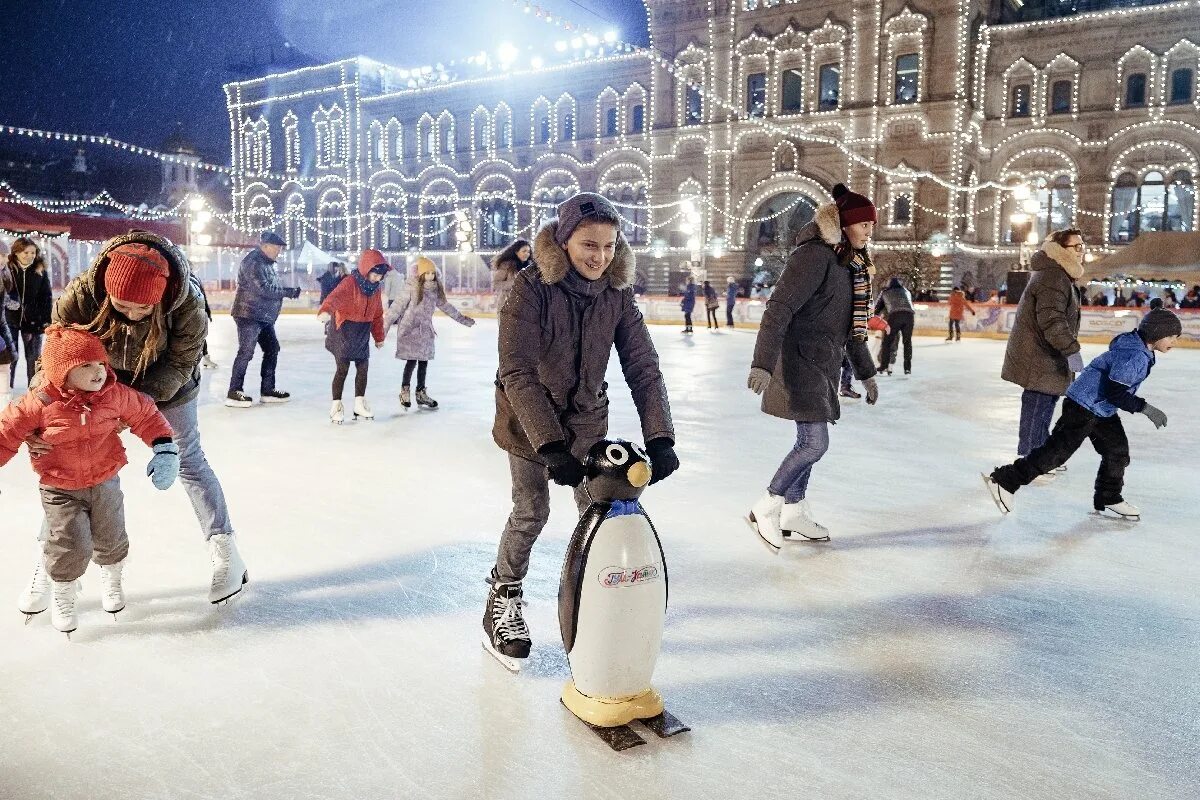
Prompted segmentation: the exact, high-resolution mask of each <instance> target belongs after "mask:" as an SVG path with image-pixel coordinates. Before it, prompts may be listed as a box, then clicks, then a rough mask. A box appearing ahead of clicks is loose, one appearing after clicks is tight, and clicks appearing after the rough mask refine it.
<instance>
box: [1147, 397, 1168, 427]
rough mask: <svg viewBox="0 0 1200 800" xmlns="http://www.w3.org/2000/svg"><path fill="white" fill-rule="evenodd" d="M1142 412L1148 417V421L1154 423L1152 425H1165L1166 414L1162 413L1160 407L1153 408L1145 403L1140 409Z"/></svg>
mask: <svg viewBox="0 0 1200 800" xmlns="http://www.w3.org/2000/svg"><path fill="white" fill-rule="evenodd" d="M1142 413H1143V414H1145V415H1146V416H1147V417H1149V418H1150V421H1151V422H1153V423H1154V427H1156V428H1165V427H1167V415H1166V414H1164V413H1163V411H1162V409H1161V408H1155V407H1154V406H1152V405H1150V404H1149V403H1146V407H1145V408H1143V409H1142Z"/></svg>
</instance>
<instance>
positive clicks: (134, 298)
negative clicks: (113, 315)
mask: <svg viewBox="0 0 1200 800" xmlns="http://www.w3.org/2000/svg"><path fill="white" fill-rule="evenodd" d="M170 274H171V266H170V265H169V264H168V263H167V258H166V256H164V255H163V254H162V253H160V252H159V251H158V250H155V249H154V248H153V247H150V246H149V245H145V244H138V243H136V242H130V243H129V244H123V245H121V246H120V247H115V248H113V249H112V250H111V251H110V252H109V254H108V269H106V270H105V272H104V290H105V291H106V292H108V295H109V297H115V298H116V299H118V300H121V301H124V302H126V303H134V304H136V305H139V306H152V305H156V304H157V303H158V302H159V301H160V300H162V296H163V292H165V291H166V290H167V277H168V276H169V275H170Z"/></svg>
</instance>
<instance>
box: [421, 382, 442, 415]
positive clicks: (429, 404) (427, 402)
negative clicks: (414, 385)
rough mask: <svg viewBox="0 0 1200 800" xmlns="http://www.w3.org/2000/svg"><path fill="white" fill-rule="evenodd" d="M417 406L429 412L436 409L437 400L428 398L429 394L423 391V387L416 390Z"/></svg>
mask: <svg viewBox="0 0 1200 800" xmlns="http://www.w3.org/2000/svg"><path fill="white" fill-rule="evenodd" d="M417 405H418V406H420V407H421V408H428V409H429V410H431V411H432V410H433V409H435V408H437V407H438V404H437V400H434V399H433V398H432V397H430V396H429V392H427V391H425V387H424V386H422V387H420V388H418V389H417Z"/></svg>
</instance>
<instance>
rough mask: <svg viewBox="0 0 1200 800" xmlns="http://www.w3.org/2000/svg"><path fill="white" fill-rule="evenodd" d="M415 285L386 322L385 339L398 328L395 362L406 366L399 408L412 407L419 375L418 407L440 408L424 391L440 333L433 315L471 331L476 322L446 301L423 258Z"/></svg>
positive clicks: (392, 308) (390, 311) (434, 272)
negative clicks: (414, 380)
mask: <svg viewBox="0 0 1200 800" xmlns="http://www.w3.org/2000/svg"><path fill="white" fill-rule="evenodd" d="M416 268H417V277H416V281H415V282H413V283H411V284H410V285H409V289H408V296H407V297H401V298H400V299H399V300H397V301H396V302H394V303H392V305H391V306H390V307H389V308H388V311H387V316H386V317H385V318H384V320H383V324H384V335H385V336H386V335H387V331H389V330H391V327H392V326H393V325H397V324H398V328H397V332H396V358H399V359H402V360H403V361H405V362H407V363H405V365H404V384H403V385H402V386H401V388H400V405H401V406H403V407H404V408H409V407H411V406H412V394H411V389H410V387H411V385H412V374H413V370H414V369H415V370H416V372H417V405H419V406H422V407H424V408H431V409H432V408H437V407H438V404H437V401H436V400H434V399H433V398H431V397H430V396H429V393H428V392H426V391H425V373H426V370H427V369H428V367H429V362H430V361H432V360H433V340H434V337H435V336H437V332H436V331H434V329H433V312H434V311H435V310H436V309H441V311H442V313H444V314H445V315H446V316H448V317H450V318H451V319H452V320H454V321H455V322H458V323H460V324H462V325H466V326H467V327H468V328H470V327H471V326H473V325H474V324H475V320H473V319H471V318H470V317H467V316H464V315H463V314H462V313H461V312H460V311H459V310H458V309H457V308H455V307H454V306H453V305H451V304H450V302H449V301H448V300H447V299H446V290H445V289H444V288H442V282H441V281H440V280H439V279H438V274H437V267H436V266H435V265H434V263H433V262H432V261H430V260H429V259H428V258H425V257H424V256H422V257H420V258H418V259H417V262H416Z"/></svg>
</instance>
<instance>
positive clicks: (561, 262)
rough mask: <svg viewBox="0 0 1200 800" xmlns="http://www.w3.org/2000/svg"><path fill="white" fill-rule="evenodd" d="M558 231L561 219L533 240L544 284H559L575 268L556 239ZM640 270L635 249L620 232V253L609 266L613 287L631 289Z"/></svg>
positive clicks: (618, 232) (544, 228) (618, 250)
mask: <svg viewBox="0 0 1200 800" xmlns="http://www.w3.org/2000/svg"><path fill="white" fill-rule="evenodd" d="M557 231H558V218H557V217H556V218H554V219H552V220H550V221H549V222H547V223H546V224H545V225H543V226H542V228H541V230H539V231H538V235H537V238H535V239H534V240H533V259H534V262H535V263H536V264H537V269H538V272H539V273H540V274H541V276H542V281H543V282H545V283H550V284H554V283H558V282H559V281H561V280H562V279H563V278H565V277H567V272H568V271H569V270H570V269H571V261H570V259H568V258H567V251H565V250H563V249H562V247H561V246H560V245H559V244H558V242H557V241H556V240H555V238H554V234H555V233H556V232H557ZM636 267H637V264H636V259H635V258H634V255H633V250H632V249H631V248H630V247H629V243H628V242H626V241H625V234H623V233H621V231H620V230H618V231H617V250H616V253H615V254H614V255H613V260H612V263H611V264H609V265H608V272H607V275H608V281H609V284H610V285H611V286H612V287H613V288H614V289H618V290H620V289H628V288H629V287H630V286H632V285H633V278H634V275H635V274H636Z"/></svg>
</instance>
